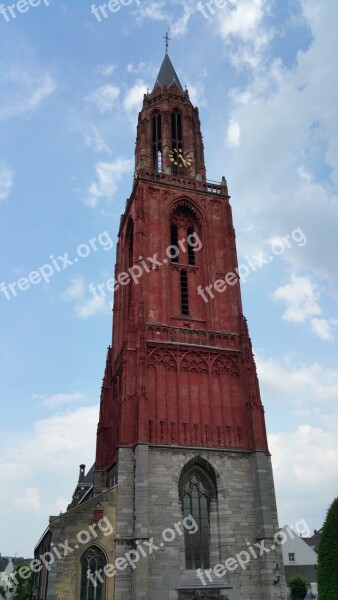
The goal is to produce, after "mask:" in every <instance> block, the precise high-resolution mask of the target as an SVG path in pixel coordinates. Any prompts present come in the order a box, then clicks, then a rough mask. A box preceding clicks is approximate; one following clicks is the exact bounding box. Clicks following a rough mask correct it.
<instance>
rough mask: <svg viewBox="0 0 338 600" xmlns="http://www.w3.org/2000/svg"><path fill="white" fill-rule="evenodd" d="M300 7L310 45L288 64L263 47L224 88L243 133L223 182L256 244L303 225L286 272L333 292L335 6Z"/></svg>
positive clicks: (337, 91)
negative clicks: (303, 240)
mask: <svg viewBox="0 0 338 600" xmlns="http://www.w3.org/2000/svg"><path fill="white" fill-rule="evenodd" d="M255 6H256V10H258V8H257V7H258V5H255ZM301 7H302V9H303V16H301V15H300V17H299V18H300V19H301V18H302V19H303V22H302V26H304V25H306V26H307V27H308V36H309V42H308V47H307V48H304V49H303V50H302V51H299V52H298V55H297V56H295V61H294V63H292V65H291V66H288V65H287V64H285V63H284V62H283V60H282V59H281V58H279V57H277V58H276V57H275V55H274V57H273V58H271V57H269V56H268V55H267V53H266V54H265V55H264V60H263V61H262V62H261V63H260V64H259V68H257V69H255V70H253V71H252V77H251V78H250V80H249V83H248V84H247V85H243V86H242V87H241V88H237V87H236V89H233V90H230V96H231V98H232V100H233V102H234V105H235V106H234V109H233V110H232V112H231V114H230V118H231V119H232V120H233V121H234V122H237V123H240V129H241V135H240V151H239V152H236V153H229V159H228V160H229V167H228V168H229V173H231V174H232V176H231V178H230V177H229V185H230V192H231V194H232V195H233V196H234V197H235V198H240V199H241V202H240V203H239V204H238V206H237V208H236V210H237V218H238V219H239V220H241V222H242V224H243V230H245V227H246V225H247V224H248V225H249V224H250V226H251V228H252V230H251V232H252V236H253V237H255V238H256V245H262V243H263V241H264V240H265V239H269V238H271V237H276V236H278V235H284V234H287V233H289V232H291V231H292V230H293V229H294V228H295V227H298V226H300V227H301V228H302V230H303V231H304V233H305V235H306V236H307V238H308V243H307V244H306V246H304V247H303V248H301V249H296V248H293V249H292V250H290V251H288V252H286V253H284V254H283V257H282V259H283V260H285V261H286V262H287V263H288V265H289V267H291V268H290V270H291V272H295V273H299V271H300V270H303V271H306V272H308V273H311V276H312V275H315V276H316V278H319V279H320V280H324V279H325V280H327V281H328V282H329V283H330V286H331V287H330V288H329V289H328V292H329V293H330V294H335V297H336V298H337V297H338V254H337V252H336V245H337V243H336V223H337V222H338V194H337V185H338V118H337V103H336V101H335V99H336V98H337V95H338V80H337V78H336V77H335V76H334V72H335V71H336V70H337V68H338V67H337V56H338V38H337V35H336V28H335V26H334V23H335V21H336V20H337V18H338V5H333V4H332V2H326V1H323V2H321V3H320V7H319V5H318V4H317V5H316V6H315V4H314V3H313V2H307V1H303V0H302V1H301ZM304 17H305V18H304ZM224 18H225V17H224ZM305 19H306V21H305ZM252 22H254V20H253V21H252ZM262 22H263V21H262ZM225 26H226V27H230V25H225ZM311 35H312V40H311ZM310 40H311V41H310ZM277 52H278V50H277ZM274 54H275V51H274ZM323 65H325V68H323ZM314 165H315V167H314ZM243 168H244V171H243ZM243 173H245V176H243ZM257 189H259V190H260V193H259V194H258V196H257ZM239 243H241V244H242V245H243V244H244V245H245V244H246V240H245V239H244V238H243V240H240V241H239ZM317 314H318V313H317ZM314 316H316V315H314Z"/></svg>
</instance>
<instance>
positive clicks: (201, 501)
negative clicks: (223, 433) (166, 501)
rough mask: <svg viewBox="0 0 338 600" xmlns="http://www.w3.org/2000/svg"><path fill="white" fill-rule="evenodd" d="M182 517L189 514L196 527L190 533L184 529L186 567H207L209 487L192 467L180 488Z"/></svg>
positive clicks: (208, 556) (208, 558)
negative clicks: (193, 531)
mask: <svg viewBox="0 0 338 600" xmlns="http://www.w3.org/2000/svg"><path fill="white" fill-rule="evenodd" d="M181 496H182V498H181V500H182V505H183V514H184V517H189V516H190V515H191V516H192V517H193V518H194V520H195V521H196V523H197V526H198V529H197V531H196V532H195V533H193V534H190V533H189V531H187V530H186V531H185V563H186V569H199V568H202V569H208V568H209V566H210V531H209V529H210V526H209V513H210V489H208V485H207V482H206V481H205V478H204V477H203V476H202V475H201V473H200V470H199V469H198V470H195V469H193V470H192V471H191V472H190V473H189V476H188V477H187V478H186V479H185V482H184V485H183V487H182V489H181Z"/></svg>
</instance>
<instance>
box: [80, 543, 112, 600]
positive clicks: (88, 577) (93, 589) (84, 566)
mask: <svg viewBox="0 0 338 600" xmlns="http://www.w3.org/2000/svg"><path fill="white" fill-rule="evenodd" d="M105 565H106V559H105V556H104V554H103V552H102V550H100V549H99V548H97V547H96V546H93V547H92V548H88V550H86V551H85V553H84V554H83V555H82V558H81V589H80V600H103V598H104V572H103V569H104V567H105Z"/></svg>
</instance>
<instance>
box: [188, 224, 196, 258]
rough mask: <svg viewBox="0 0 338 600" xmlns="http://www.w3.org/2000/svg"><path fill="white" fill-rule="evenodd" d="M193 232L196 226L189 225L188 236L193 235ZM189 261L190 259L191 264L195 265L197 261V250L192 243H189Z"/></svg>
mask: <svg viewBox="0 0 338 600" xmlns="http://www.w3.org/2000/svg"><path fill="white" fill-rule="evenodd" d="M193 233H194V228H193V227H188V229H187V237H189V235H192V234H193ZM188 261H189V265H194V264H195V261H196V255H195V250H194V248H193V247H192V246H191V245H190V244H188Z"/></svg>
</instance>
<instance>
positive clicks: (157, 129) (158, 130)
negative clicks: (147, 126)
mask: <svg viewBox="0 0 338 600" xmlns="http://www.w3.org/2000/svg"><path fill="white" fill-rule="evenodd" d="M152 145H153V167H154V169H155V170H156V171H162V120H161V114H160V113H159V112H157V113H155V114H154V116H153V118H152Z"/></svg>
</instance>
